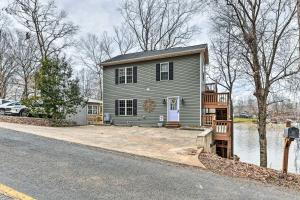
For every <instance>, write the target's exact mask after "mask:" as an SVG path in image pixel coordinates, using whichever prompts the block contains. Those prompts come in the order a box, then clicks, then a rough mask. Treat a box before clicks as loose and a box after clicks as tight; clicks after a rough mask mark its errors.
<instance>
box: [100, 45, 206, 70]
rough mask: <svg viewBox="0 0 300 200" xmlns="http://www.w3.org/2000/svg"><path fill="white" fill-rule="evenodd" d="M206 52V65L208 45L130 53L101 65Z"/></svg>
mask: <svg viewBox="0 0 300 200" xmlns="http://www.w3.org/2000/svg"><path fill="white" fill-rule="evenodd" d="M200 52H204V54H205V63H206V64H208V49H207V44H200V45H194V46H188V47H175V48H170V49H163V50H154V51H141V52H137V53H129V54H124V55H119V56H116V57H113V58H111V59H109V60H106V61H104V62H102V63H101V65H102V66H103V67H106V66H111V65H119V64H126V63H134V62H141V61H148V60H155V59H161V58H170V57H178V56H183V55H192V54H196V53H200Z"/></svg>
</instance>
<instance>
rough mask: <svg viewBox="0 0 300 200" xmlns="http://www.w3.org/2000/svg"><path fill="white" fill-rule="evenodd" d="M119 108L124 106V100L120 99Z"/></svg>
mask: <svg viewBox="0 0 300 200" xmlns="http://www.w3.org/2000/svg"><path fill="white" fill-rule="evenodd" d="M119 107H120V108H125V100H120V105H119Z"/></svg>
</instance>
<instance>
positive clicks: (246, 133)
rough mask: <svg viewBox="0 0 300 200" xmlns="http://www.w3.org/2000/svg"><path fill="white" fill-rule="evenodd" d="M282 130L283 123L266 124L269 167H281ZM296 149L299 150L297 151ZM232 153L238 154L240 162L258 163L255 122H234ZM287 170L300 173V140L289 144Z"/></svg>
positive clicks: (278, 168)
mask: <svg viewBox="0 0 300 200" xmlns="http://www.w3.org/2000/svg"><path fill="white" fill-rule="evenodd" d="M283 130H284V125H278V124H271V125H268V129H267V142H268V167H269V168H273V169H277V170H281V169H282V159H283V145H284V138H283ZM297 145H298V148H297ZM298 149H299V152H298V151H297V150H298ZM234 154H236V155H238V156H239V157H240V160H241V161H242V162H247V163H253V164H256V165H259V137H258V132H257V125H256V124H243V123H237V124H234ZM288 171H289V172H293V173H300V141H299V142H298V141H293V142H292V144H291V147H290V154H289V168H288Z"/></svg>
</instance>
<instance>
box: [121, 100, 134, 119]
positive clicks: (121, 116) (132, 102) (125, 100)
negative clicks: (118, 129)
mask: <svg viewBox="0 0 300 200" xmlns="http://www.w3.org/2000/svg"><path fill="white" fill-rule="evenodd" d="M120 101H125V115H121V112H120V107H121V106H120ZM127 101H132V114H131V115H127ZM118 104H119V105H118V113H119V116H121V117H127V116H133V99H119V100H118Z"/></svg>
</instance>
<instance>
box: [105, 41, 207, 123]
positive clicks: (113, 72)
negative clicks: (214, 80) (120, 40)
mask: <svg viewBox="0 0 300 200" xmlns="http://www.w3.org/2000/svg"><path fill="white" fill-rule="evenodd" d="M206 64H208V49H207V45H206V44H202V45H196V46H189V47H177V48H171V49H166V50H156V51H145V52H138V53H130V54H125V55H119V56H116V57H114V58H112V59H110V60H107V61H105V62H104V63H102V66H103V113H104V114H105V113H109V116H110V118H111V120H112V122H113V124H116V125H126V124H131V125H141V126H157V124H158V122H159V121H164V122H165V123H166V124H168V123H169V124H170V123H173V124H174V123H175V124H178V125H179V124H180V125H184V126H200V125H201V116H202V107H201V105H202V103H201V102H202V100H201V98H202V95H201V94H202V91H203V89H204V85H205V66H206Z"/></svg>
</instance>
